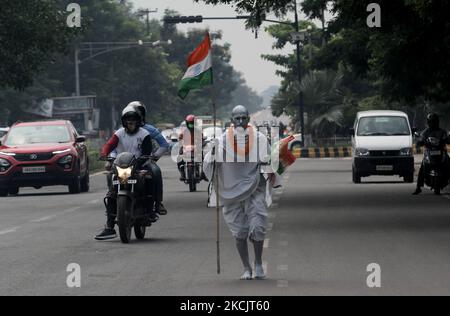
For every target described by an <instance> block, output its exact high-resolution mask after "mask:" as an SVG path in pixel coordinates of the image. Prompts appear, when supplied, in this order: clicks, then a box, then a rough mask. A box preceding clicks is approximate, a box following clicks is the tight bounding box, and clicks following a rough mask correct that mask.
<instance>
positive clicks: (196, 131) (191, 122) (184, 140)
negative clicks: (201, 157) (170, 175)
mask: <svg viewBox="0 0 450 316" xmlns="http://www.w3.org/2000/svg"><path fill="white" fill-rule="evenodd" d="M196 119H197V118H196V117H195V115H193V114H189V115H188V116H186V119H185V121H184V122H185V123H186V128H184V129H183V130H182V132H181V134H180V136H179V139H178V140H179V144H180V156H181V155H183V147H185V146H196V145H197V144H196V137H199V136H198V135H201V138H200V139H199V140H197V142H199V141H200V142H201V143H202V145H201V146H202V148H203V141H204V136H203V131H202V130H201V129H200V128H198V127H196V126H195V120H196ZM202 148H201V149H200V150H202ZM177 165H178V171H179V172H180V181H186V173H185V166H186V162H185V161H184V160H183V159H181V160H180V161H179V162H178V164H177Z"/></svg>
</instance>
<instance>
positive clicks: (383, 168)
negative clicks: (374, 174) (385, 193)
mask: <svg viewBox="0 0 450 316" xmlns="http://www.w3.org/2000/svg"><path fill="white" fill-rule="evenodd" d="M392 170H394V166H377V171H392Z"/></svg>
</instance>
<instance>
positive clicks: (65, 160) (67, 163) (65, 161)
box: [58, 155, 73, 169]
mask: <svg viewBox="0 0 450 316" xmlns="http://www.w3.org/2000/svg"><path fill="white" fill-rule="evenodd" d="M72 161H73V157H72V155H67V156H64V157H62V158H60V159H59V160H58V165H61V166H62V167H63V168H64V169H70V168H71V167H72Z"/></svg>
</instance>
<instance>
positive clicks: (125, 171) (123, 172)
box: [116, 167, 133, 184]
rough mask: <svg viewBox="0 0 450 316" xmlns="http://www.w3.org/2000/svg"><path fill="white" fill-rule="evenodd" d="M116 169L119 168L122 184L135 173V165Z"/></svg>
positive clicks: (118, 172) (118, 175)
mask: <svg viewBox="0 0 450 316" xmlns="http://www.w3.org/2000/svg"><path fill="white" fill-rule="evenodd" d="M116 169H117V177H118V178H119V180H120V182H121V183H122V184H124V183H127V181H128V179H129V178H130V177H131V174H132V173H133V167H128V168H120V167H116Z"/></svg>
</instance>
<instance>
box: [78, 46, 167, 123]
mask: <svg viewBox="0 0 450 316" xmlns="http://www.w3.org/2000/svg"><path fill="white" fill-rule="evenodd" d="M162 43H163V42H161V41H156V42H143V41H142V40H139V41H137V42H84V43H80V44H79V45H78V46H77V47H76V48H75V60H74V62H75V91H76V95H77V96H78V97H79V96H80V94H81V91H80V64H82V63H84V62H85V61H87V60H90V59H93V58H95V57H97V56H100V55H103V54H106V53H109V52H113V51H118V50H123V49H129V48H135V47H155V46H158V45H160V44H162ZM165 43H166V44H168V45H170V44H172V41H171V40H168V41H167V42H165ZM82 52H85V53H88V55H87V57H85V58H83V59H80V53H82ZM111 71H112V74H113V73H114V66H113V67H112V68H111ZM111 115H112V118H113V120H112V124H113V126H112V128H113V129H114V123H115V119H114V116H115V106H114V104H112V113H111Z"/></svg>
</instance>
